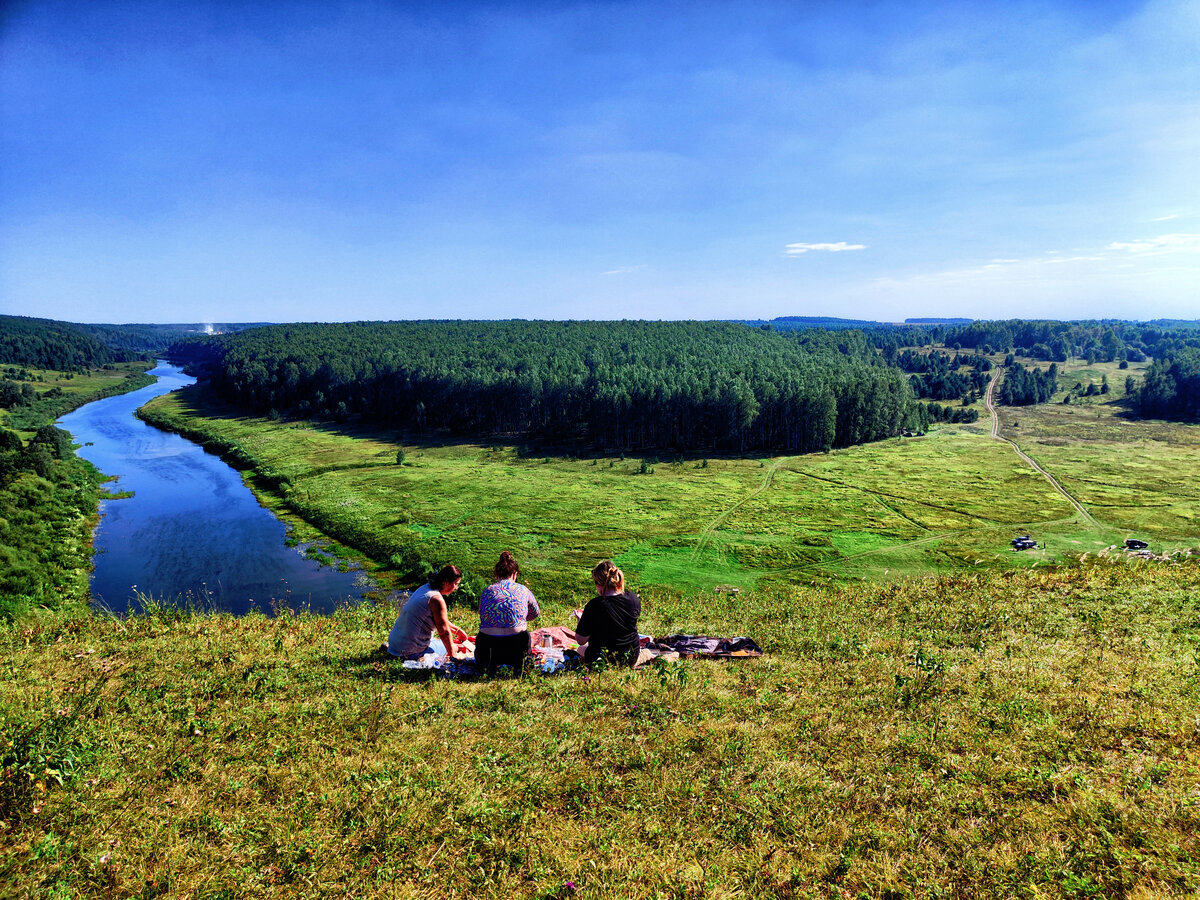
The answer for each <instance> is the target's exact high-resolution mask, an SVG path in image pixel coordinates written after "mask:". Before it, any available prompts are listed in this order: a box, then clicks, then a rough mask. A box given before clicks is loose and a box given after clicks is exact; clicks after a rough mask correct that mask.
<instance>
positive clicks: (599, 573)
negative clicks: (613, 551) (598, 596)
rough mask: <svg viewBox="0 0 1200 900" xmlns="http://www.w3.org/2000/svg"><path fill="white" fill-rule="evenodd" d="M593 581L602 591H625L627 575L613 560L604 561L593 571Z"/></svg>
mask: <svg viewBox="0 0 1200 900" xmlns="http://www.w3.org/2000/svg"><path fill="white" fill-rule="evenodd" d="M592 581H594V582H596V587H598V588H600V589H601V590H615V591H624V590H625V573H624V572H622V571H621V570H620V569H618V568H617V566H616V564H615V563H614V562H613V561H612V560H611V559H605V560H602V561H601V562H600V563H598V564H597V565H596V568H594V569H592Z"/></svg>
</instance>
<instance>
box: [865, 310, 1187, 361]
mask: <svg viewBox="0 0 1200 900" xmlns="http://www.w3.org/2000/svg"><path fill="white" fill-rule="evenodd" d="M1195 324H1196V323H1187V322H1168V321H1160V322H1125V321H1120V320H1103V321H1082V322H1057V321H1024V320H1021V319H1012V320H1008V321H991V322H971V323H969V324H958V325H930V326H913V327H905V328H899V329H898V328H894V327H888V328H881V329H878V330H872V331H870V332H869V333H870V335H871V339H872V341H873V342H874V343H875V345H876V346H878V347H880V349H882V350H884V352H887V348H889V347H892V348H895V349H898V348H901V347H923V346H931V345H934V344H943V345H945V346H946V347H951V348H954V349H960V348H969V349H974V350H978V351H980V352H982V353H996V352H1006V353H1015V354H1016V355H1017V356H1024V357H1026V358H1028V359H1035V360H1041V361H1044V362H1066V361H1067V360H1068V359H1070V358H1078V359H1085V360H1087V361H1088V362H1089V363H1093V362H1117V361H1120V360H1127V361H1129V362H1143V361H1145V360H1146V358H1147V357H1158V356H1163V355H1166V354H1167V353H1169V352H1172V351H1174V350H1178V349H1181V348H1186V347H1200V331H1198V330H1197V328H1196V327H1195Z"/></svg>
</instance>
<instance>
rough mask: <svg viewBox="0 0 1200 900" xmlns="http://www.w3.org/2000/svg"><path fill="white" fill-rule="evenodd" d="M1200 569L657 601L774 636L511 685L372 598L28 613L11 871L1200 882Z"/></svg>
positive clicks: (14, 747) (526, 892) (412, 881)
mask: <svg viewBox="0 0 1200 900" xmlns="http://www.w3.org/2000/svg"><path fill="white" fill-rule="evenodd" d="M868 549H869V548H868ZM1198 592H1200V567H1198V565H1197V562H1196V561H1184V562H1178V563H1159V562H1154V563H1145V562H1137V561H1131V560H1119V561H1118V560H1101V561H1092V562H1090V563H1085V564H1083V565H1081V566H1077V567H1070V568H1062V569H1054V570H1051V569H1038V570H1032V571H1026V572H1009V573H998V572H985V573H975V574H969V573H960V574H952V575H947V576H941V577H928V578H918V579H906V580H904V581H900V582H894V583H890V584H885V585H869V586H856V587H843V588H834V587H799V588H769V589H764V590H755V591H748V592H744V593H742V594H741V595H740V596H739V597H737V598H736V599H734V598H730V597H728V595H722V596H721V597H718V598H716V599H711V598H700V597H696V596H688V595H681V594H676V593H669V592H657V591H653V590H650V591H647V592H645V598H644V599H645V601H646V603H645V613H644V616H643V621H642V624H643V629H644V630H646V631H649V632H652V633H663V632H665V631H669V630H674V629H683V630H688V631H696V632H709V633H712V632H716V633H725V634H738V633H744V634H750V635H752V636H754V637H756V638H757V639H758V640H759V641H760V642H761V643H762V644H763V645H764V647H765V649H766V651H767V655H766V656H765V657H763V658H762V659H760V660H748V661H742V662H734V663H723V664H722V663H713V662H699V661H693V662H680V663H673V664H668V665H661V666H659V667H657V668H652V669H650V670H646V671H640V672H632V673H631V672H615V671H608V672H600V673H593V674H591V675H590V676H588V677H583V676H582V675H578V674H567V675H562V676H557V677H539V676H535V677H531V678H528V679H525V680H522V681H496V682H490V683H489V682H474V683H471V682H461V681H460V682H448V681H443V680H437V679H433V680H431V679H429V678H413V677H410V676H411V673H409V672H406V671H405V670H404V669H402V668H400V667H399V666H398V665H397V664H395V663H392V662H389V661H387V660H386V659H384V658H383V657H381V656H379V655H378V654H377V652H376V648H377V647H378V645H379V642H380V640H381V639H382V637H383V635H384V634H385V633H386V631H387V628H388V626H389V625H390V623H391V613H390V612H389V610H388V609H387V608H385V607H374V606H371V605H363V606H360V607H357V608H354V609H346V610H343V611H340V612H339V613H337V614H335V615H334V616H332V617H328V618H320V617H310V616H300V617H282V618H278V619H268V618H264V617H263V616H261V615H257V614H256V615H251V616H249V617H246V618H241V619H235V618H232V617H229V616H224V615H206V616H201V615H189V614H185V613H179V612H175V611H172V610H169V609H159V610H158V611H154V610H152V611H151V613H150V614H149V615H147V616H144V617H137V618H131V619H128V620H118V619H113V618H104V617H97V618H90V619H84V620H79V621H74V622H69V623H63V624H58V625H54V626H29V625H26V626H5V627H3V628H2V629H0V647H2V651H0V652H2V653H3V658H4V659H5V664H4V666H3V668H2V669H0V673H2V675H0V685H2V687H0V729H2V730H0V740H3V742H4V743H3V764H4V769H3V781H2V783H0V835H2V836H0V885H3V893H4V895H5V896H20V897H40V898H67V897H74V898H90V897H97V898H99V897H145V898H149V897H211V898H218V897H220V898H234V897H238V898H242V897H245V898H252V897H328V896H349V897H361V898H377V897H378V898H383V897H401V898H425V897H435V896H436V897H447V898H460V897H461V898H467V897H471V898H508V897H522V898H542V900H545V898H568V897H579V898H609V897H629V898H647V900H649V898H668V897H669V898H699V897H711V898H736V897H746V898H749V897H764V896H770V897H776V896H777V897H820V898H826V897H838V898H841V897H863V898H889V900H895V898H920V900H925V898H945V897H956V898H968V897H972V898H974V897H1031V898H1032V897H1038V898H1090V897H1110V898H1111V897H1118V898H1121V897H1124V898H1150V897H1194V896H1196V895H1197V893H1198V892H1200V789H1198V788H1197V785H1198V784H1200V730H1198V729H1200V720H1198V719H1197V710H1198V709H1200V704H1198V699H1200V607H1198V606H1197V599H1196V598H1197V596H1198ZM464 624H466V625H468V626H469V627H470V626H472V625H473V623H472V622H465V623H464Z"/></svg>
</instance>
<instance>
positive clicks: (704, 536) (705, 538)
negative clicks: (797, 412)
mask: <svg viewBox="0 0 1200 900" xmlns="http://www.w3.org/2000/svg"><path fill="white" fill-rule="evenodd" d="M782 464H783V458H782V457H781V458H780V459H775V460H772V461H771V465H770V466H769V467H768V468H767V474H766V477H765V478H763V483H762V484H760V485H759V486H758V488H757V489H756V490H754V491H753V492H751V493H749V494H747V495H746V496H745V497H743V498H742V499H741V500H739V501H738V502H737V503H735V504H733V506H731V507H729V509H727V510H725V511H724V512H723V513H721V514H720V515H719V516H717V517H716V518H715V519H713V520H712V521H711V522H709V523H708V524H707V525H705V526H704V530H703V531H701V532H700V534H699V536H698V537H697V539H696V547H695V549H694V550H692V559H693V560H695V559H696V558H697V557H699V556H700V552H701V551H702V550H703V549H704V546H705V544H707V543H708V542H709V540H710V539H711V538H712V535H713V532H714V531H716V530H717V527H718V526H719V525H720V524H721V523H722V522H724V521H725V520H726V519H728V518H729V517H730V516H731V515H732V514H733V511H734V510H736V509H737V508H738V507H740V506H744V505H745V504H746V503H749V502H750V501H751V500H753V499H754V498H755V497H757V496H758V495H759V494H761V493H763V491H765V490H767V489H768V488H769V487H770V486H771V484H772V483H773V482H774V481H775V472H776V470H778V468H779V467H780V466H781V465H782Z"/></svg>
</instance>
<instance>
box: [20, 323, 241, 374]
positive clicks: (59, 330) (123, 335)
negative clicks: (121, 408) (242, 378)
mask: <svg viewBox="0 0 1200 900" xmlns="http://www.w3.org/2000/svg"><path fill="white" fill-rule="evenodd" d="M259 324H260V323H252V324H246V323H223V324H207V323H193V324H179V325H139V324H128V325H104V324H98V325H97V324H84V323H76V322H60V321H56V320H54V319H38V318H34V317H31V316H0V362H3V363H8V364H10V365H22V366H41V367H43V368H50V369H61V370H64V371H69V370H74V369H77V368H80V367H87V366H103V365H107V364H108V363H112V362H126V361H129V360H132V359H145V358H149V357H151V356H155V355H160V354H162V353H164V352H165V351H166V349H167V347H169V346H170V345H171V344H174V343H176V342H178V341H180V340H184V339H186V338H188V337H190V336H197V337H198V336H202V335H212V334H231V333H233V332H238V331H245V330H246V329H248V328H257V327H259Z"/></svg>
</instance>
